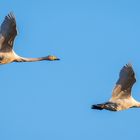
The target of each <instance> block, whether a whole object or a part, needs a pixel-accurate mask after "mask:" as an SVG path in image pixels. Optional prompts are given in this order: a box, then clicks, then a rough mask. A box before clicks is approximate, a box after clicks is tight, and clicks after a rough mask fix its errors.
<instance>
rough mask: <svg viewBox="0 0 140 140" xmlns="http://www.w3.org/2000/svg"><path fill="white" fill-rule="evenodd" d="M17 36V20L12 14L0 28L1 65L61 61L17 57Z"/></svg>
mask: <svg viewBox="0 0 140 140" xmlns="http://www.w3.org/2000/svg"><path fill="white" fill-rule="evenodd" d="M16 35H17V29H16V20H15V17H14V15H13V14H12V13H10V14H8V15H7V16H6V17H5V19H4V21H3V23H2V24H1V28H0V64H7V63H11V62H35V61H42V60H50V61H52V60H59V59H58V58H57V57H56V56H51V55H49V56H45V57H40V58H24V57H20V56H19V55H17V54H16V53H15V52H14V50H13V44H14V39H15V37H16Z"/></svg>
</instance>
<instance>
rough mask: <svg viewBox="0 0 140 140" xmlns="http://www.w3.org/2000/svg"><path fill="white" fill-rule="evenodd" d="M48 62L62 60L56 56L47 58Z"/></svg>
mask: <svg viewBox="0 0 140 140" xmlns="http://www.w3.org/2000/svg"><path fill="white" fill-rule="evenodd" d="M47 60H50V61H55V60H60V59H59V58H57V57H56V56H53V55H49V56H47Z"/></svg>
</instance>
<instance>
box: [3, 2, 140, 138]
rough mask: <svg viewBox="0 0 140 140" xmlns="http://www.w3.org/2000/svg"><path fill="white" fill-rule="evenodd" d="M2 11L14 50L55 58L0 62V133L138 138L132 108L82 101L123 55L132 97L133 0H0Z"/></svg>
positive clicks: (139, 9) (136, 23) (136, 9)
mask: <svg viewBox="0 0 140 140" xmlns="http://www.w3.org/2000/svg"><path fill="white" fill-rule="evenodd" d="M10 11H13V12H14V14H15V16H16V20H17V26H18V32H19V34H18V36H17V37H16V40H15V46H14V49H15V51H16V52H17V53H18V54H19V55H21V56H24V57H39V56H46V55H49V54H53V55H56V56H58V57H59V58H60V59H61V61H56V62H47V61H42V62H36V63H35V62H34V63H12V64H7V65H2V66H0V85H1V86H0V139H1V140H103V139H108V140H111V139H113V140H118V139H127V140H132V139H140V128H139V126H140V109H130V110H126V111H121V112H109V111H105V110H103V111H97V110H91V109H90V107H91V105H92V104H94V103H101V102H104V101H107V100H108V99H109V98H110V96H111V92H112V89H113V87H114V85H115V82H116V81H117V79H118V74H119V71H120V69H121V68H122V67H123V65H125V64H126V63H128V62H131V63H132V64H133V67H134V70H135V72H136V77H137V83H136V84H135V86H134V88H133V93H134V94H133V96H134V97H135V98H136V99H137V100H139V101H140V1H139V0H133V1H132V0H117V1H114V0H29V1H27V0H26V1H20V0H19V1H18V0H11V1H9V0H4V1H1V2H0V22H2V21H3V19H4V17H5V16H6V15H7V14H8V13H9V12H10Z"/></svg>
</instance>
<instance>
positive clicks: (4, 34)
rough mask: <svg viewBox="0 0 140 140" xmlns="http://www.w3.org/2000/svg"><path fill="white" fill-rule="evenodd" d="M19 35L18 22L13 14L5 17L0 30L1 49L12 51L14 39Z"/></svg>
mask: <svg viewBox="0 0 140 140" xmlns="http://www.w3.org/2000/svg"><path fill="white" fill-rule="evenodd" d="M16 35H17V29H16V20H15V17H14V15H13V13H9V14H8V15H7V16H5V19H4V21H3V23H2V24H1V28H0V49H6V48H5V47H10V48H11V49H12V47H13V43H14V39H15V37H16Z"/></svg>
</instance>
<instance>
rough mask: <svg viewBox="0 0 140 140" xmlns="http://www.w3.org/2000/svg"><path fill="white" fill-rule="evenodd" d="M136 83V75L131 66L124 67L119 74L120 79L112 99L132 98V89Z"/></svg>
mask: <svg viewBox="0 0 140 140" xmlns="http://www.w3.org/2000/svg"><path fill="white" fill-rule="evenodd" d="M135 82H136V78H135V73H134V70H133V68H132V65H131V64H127V65H126V66H124V67H123V68H122V69H121V71H120V74H119V79H118V81H117V82H116V86H115V88H114V90H113V92H112V99H118V98H127V97H129V96H131V89H132V86H133V84H134V83H135Z"/></svg>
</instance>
